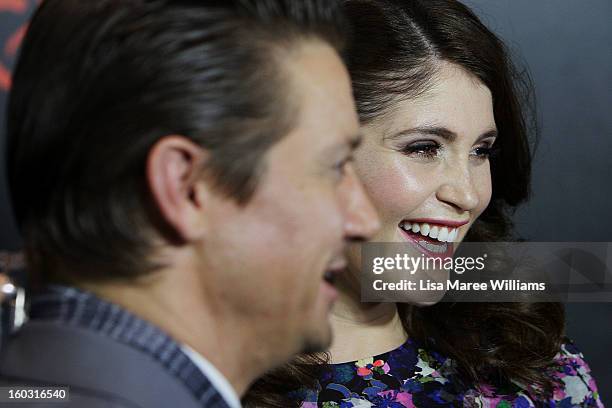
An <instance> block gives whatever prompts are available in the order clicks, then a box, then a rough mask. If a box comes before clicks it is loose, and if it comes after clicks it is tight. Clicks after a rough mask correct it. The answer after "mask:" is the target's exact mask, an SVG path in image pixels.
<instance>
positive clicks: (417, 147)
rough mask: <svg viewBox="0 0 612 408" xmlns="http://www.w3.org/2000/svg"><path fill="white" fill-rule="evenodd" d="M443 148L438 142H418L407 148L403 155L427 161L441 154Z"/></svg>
mask: <svg viewBox="0 0 612 408" xmlns="http://www.w3.org/2000/svg"><path fill="white" fill-rule="evenodd" d="M440 148H441V146H440V145H439V144H438V143H436V142H426V143H424V142H418V143H412V144H409V145H408V146H405V147H404V148H403V149H402V153H404V154H406V155H409V156H417V157H422V158H426V159H431V158H434V157H436V156H437V155H438V153H439V152H440Z"/></svg>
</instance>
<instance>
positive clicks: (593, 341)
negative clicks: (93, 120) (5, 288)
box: [0, 0, 612, 403]
mask: <svg viewBox="0 0 612 408" xmlns="http://www.w3.org/2000/svg"><path fill="white" fill-rule="evenodd" d="M34 3H35V1H34V0H31V1H27V0H13V1H6V0H5V1H4V2H3V1H0V47H2V48H1V49H0V111H1V112H4V110H5V94H4V92H2V87H3V84H5V83H6V76H3V67H6V68H9V67H11V66H12V63H13V62H14V46H13V45H14V44H15V43H16V42H17V41H18V39H19V34H20V32H21V30H20V28H21V27H22V24H23V22H24V21H25V16H27V15H28V13H29V10H30V9H31V8H32V7H33V5H34ZM466 3H467V4H468V5H470V6H471V7H473V9H474V10H475V11H476V13H477V14H479V15H480V16H481V18H482V19H483V20H484V22H485V23H486V24H487V25H488V26H489V27H490V28H492V29H493V30H494V31H495V32H497V33H498V34H499V35H500V36H501V37H502V38H503V39H504V40H505V41H506V42H507V44H508V45H509V46H510V47H511V48H512V49H513V50H514V51H515V52H516V53H517V54H518V55H519V56H520V59H521V60H522V61H523V62H524V63H525V64H526V65H527V66H528V67H529V69H530V71H531V73H532V76H533V78H534V82H535V84H536V95H537V99H538V109H539V117H540V124H541V128H542V134H541V136H542V138H541V143H540V145H539V149H538V152H537V156H536V160H535V168H534V186H533V187H534V188H533V198H532V200H531V202H530V203H529V204H528V205H527V206H525V207H524V208H523V209H522V210H521V211H520V212H519V213H518V214H517V225H518V230H519V232H520V233H521V234H522V235H523V236H524V237H526V238H529V239H531V240H534V241H612V214H611V212H612V182H611V178H612V24H611V21H612V1H610V0H582V1H574V0H466ZM7 39H8V40H11V41H9V42H8V43H7V45H4V44H5V42H6V41H7ZM3 81H4V82H3ZM0 116H1V115H0ZM0 125H1V126H2V128H1V129H2V131H0V135H2V136H1V138H0V157H2V159H0V249H18V248H19V246H20V243H19V239H18V236H17V232H16V230H15V227H14V224H13V222H12V219H11V215H10V209H9V206H8V199H7V193H6V189H5V181H4V180H5V169H4V163H3V156H4V145H3V142H4V137H3V132H4V128H3V126H4V124H3V119H2V118H0ZM567 330H568V334H569V335H570V337H572V338H573V339H574V340H575V341H576V343H577V344H578V346H579V347H580V348H581V349H582V350H583V352H584V354H585V356H586V359H587V361H588V362H589V364H590V365H591V368H592V370H593V374H594V376H595V378H596V379H597V381H598V383H599V388H600V391H601V394H602V398H603V400H604V402H608V403H612V402H611V401H612V362H610V357H611V356H612V303H605V304H595V303H590V304H586V303H585V304H575V303H574V304H569V305H568V306H567Z"/></svg>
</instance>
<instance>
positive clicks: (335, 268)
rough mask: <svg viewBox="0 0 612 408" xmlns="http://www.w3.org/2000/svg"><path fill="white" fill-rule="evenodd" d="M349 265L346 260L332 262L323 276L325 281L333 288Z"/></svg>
mask: <svg viewBox="0 0 612 408" xmlns="http://www.w3.org/2000/svg"><path fill="white" fill-rule="evenodd" d="M347 265H348V263H347V262H346V260H345V259H342V260H338V261H335V262H332V264H331V265H330V266H329V268H327V270H326V271H325V273H324V274H323V280H324V281H325V282H327V283H329V284H330V285H332V286H333V285H334V284H335V282H336V279H337V278H338V276H340V275H341V274H343V273H344V271H345V270H346V267H347Z"/></svg>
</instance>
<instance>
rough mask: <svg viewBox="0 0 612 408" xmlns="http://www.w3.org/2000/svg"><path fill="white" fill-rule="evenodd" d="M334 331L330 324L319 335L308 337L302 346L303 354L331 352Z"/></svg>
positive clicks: (320, 330) (312, 334)
mask: <svg viewBox="0 0 612 408" xmlns="http://www.w3.org/2000/svg"><path fill="white" fill-rule="evenodd" d="M332 338H333V336H332V330H331V326H330V325H329V323H328V324H327V326H326V327H324V328H321V329H319V330H318V331H317V333H311V334H310V335H308V336H307V337H306V338H305V339H304V342H303V344H302V353H306V354H309V353H320V352H323V351H327V350H329V347H330V346H331V343H332Z"/></svg>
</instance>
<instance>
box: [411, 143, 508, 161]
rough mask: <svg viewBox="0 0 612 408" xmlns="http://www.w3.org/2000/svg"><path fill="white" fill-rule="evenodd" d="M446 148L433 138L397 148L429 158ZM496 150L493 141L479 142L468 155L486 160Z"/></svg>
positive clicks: (441, 152) (439, 153)
mask: <svg viewBox="0 0 612 408" xmlns="http://www.w3.org/2000/svg"><path fill="white" fill-rule="evenodd" d="M447 148H448V147H447V146H445V145H444V144H442V143H439V142H437V141H435V140H419V141H416V142H411V143H408V144H407V145H404V146H402V147H400V149H399V150H400V151H401V152H402V153H403V154H405V155H406V156H409V157H415V158H421V159H428V160H431V159H435V158H437V157H438V156H440V155H442V154H443V153H444V151H445V149H447ZM496 152H497V148H496V146H495V145H494V142H493V141H490V142H481V143H480V144H478V145H477V146H476V147H474V148H473V149H472V150H471V151H470V153H469V156H470V157H473V158H476V159H478V160H487V159H489V158H490V157H492V156H494V155H495V153H496Z"/></svg>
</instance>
